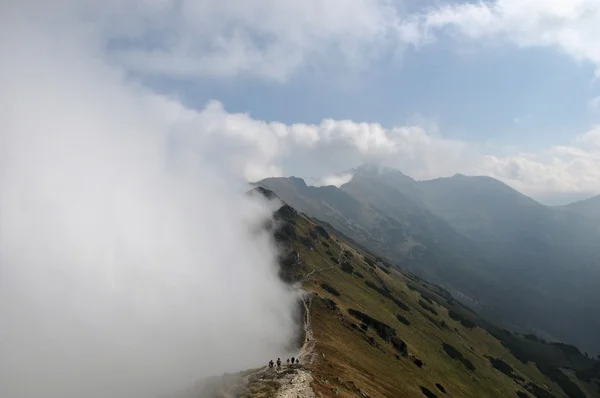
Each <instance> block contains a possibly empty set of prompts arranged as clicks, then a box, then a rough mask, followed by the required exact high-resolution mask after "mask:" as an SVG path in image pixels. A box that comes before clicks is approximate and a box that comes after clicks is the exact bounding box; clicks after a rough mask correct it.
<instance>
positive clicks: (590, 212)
mask: <svg viewBox="0 0 600 398" xmlns="http://www.w3.org/2000/svg"><path fill="white" fill-rule="evenodd" d="M560 208H562V209H564V210H569V211H572V212H575V213H578V214H580V215H582V216H584V217H590V218H595V219H598V218H600V195H598V196H594V197H593V198H589V199H586V200H582V201H579V202H575V203H571V204H569V205H566V206H561V207H560Z"/></svg>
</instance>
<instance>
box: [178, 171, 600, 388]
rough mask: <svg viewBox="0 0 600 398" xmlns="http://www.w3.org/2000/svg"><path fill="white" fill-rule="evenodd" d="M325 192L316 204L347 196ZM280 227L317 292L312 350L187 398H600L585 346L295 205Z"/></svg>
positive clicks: (307, 338) (283, 262)
mask: <svg viewBox="0 0 600 398" xmlns="http://www.w3.org/2000/svg"><path fill="white" fill-rule="evenodd" d="M288 183H289V184H290V185H287V188H290V186H293V187H296V189H298V188H299V189H300V191H304V190H306V189H307V188H309V187H305V186H304V185H303V184H302V183H301V181H299V180H298V179H294V180H292V181H288ZM290 189H292V188H290ZM309 191H314V190H313V189H310V190H309ZM319 191H321V190H319ZM323 191H324V192H326V193H325V194H322V193H320V194H319V195H322V196H319V195H315V196H317V197H319V198H320V199H315V198H311V199H310V201H308V199H306V200H307V201H308V202H310V203H312V204H313V205H314V204H318V203H320V201H321V200H333V199H332V198H337V197H336V196H329V195H328V194H327V193H329V191H330V190H329V189H328V190H323ZM255 192H260V193H261V194H262V195H265V196H267V197H269V198H273V197H274V196H275V195H274V194H273V193H272V192H270V191H267V190H265V189H261V190H256V191H255ZM338 194H339V197H341V198H346V196H344V193H343V191H342V193H339V192H338ZM334 195H336V194H334ZM352 203H353V202H352ZM321 206H324V205H323V204H321ZM360 210H361V211H362V210H364V209H363V208H360ZM270 228H271V230H272V232H273V235H274V237H275V240H276V242H277V245H278V246H279V247H280V248H281V256H280V261H279V266H280V269H279V273H280V276H281V278H282V279H283V280H285V281H286V282H288V283H290V284H292V285H295V286H298V285H301V286H302V288H303V290H304V291H305V292H306V293H305V295H304V296H303V299H302V303H299V309H300V311H299V313H300V314H301V315H302V318H303V319H304V320H303V321H301V322H299V325H298V329H299V330H301V331H303V332H304V335H303V336H301V338H300V339H299V340H300V341H301V342H302V343H300V345H301V348H297V349H296V350H293V351H292V352H291V353H290V354H289V356H292V355H293V356H297V355H298V354H297V353H298V352H299V357H300V365H298V366H294V367H291V366H286V358H285V357H284V354H283V353H265V364H266V362H268V361H269V359H276V358H277V357H279V356H280V357H281V359H282V360H283V363H284V365H283V367H282V369H281V370H279V371H277V370H273V369H269V368H268V367H263V368H258V369H254V370H247V371H243V372H241V373H239V374H237V375H232V374H226V375H224V376H223V377H222V378H215V379H212V380H211V383H209V384H206V383H204V384H203V386H204V390H203V391H202V392H201V393H199V394H198V393H197V391H196V393H195V394H194V393H190V394H188V395H185V398H192V397H194V398H196V397H198V396H202V397H221V398H222V397H231V396H237V397H245V398H258V397H282V396H290V397H296V396H298V397H316V396H319V397H371V398H376V397H377V398H378V397H423V396H425V397H444V396H454V397H464V398H469V397H473V398H484V397H521V398H522V397H538V398H548V397H550V398H552V397H556V398H564V397H576V398H585V397H597V396H599V393H598V388H599V387H600V362H599V361H594V360H592V359H589V358H587V357H586V356H585V355H583V354H581V352H579V350H578V349H577V348H575V347H573V346H569V345H564V344H552V343H547V342H545V341H543V340H541V339H539V338H538V337H536V336H533V335H522V334H518V333H514V332H510V331H508V330H503V329H501V328H499V327H497V326H495V325H493V324H491V323H489V322H486V321H485V320H483V319H482V318H480V317H479V316H478V315H476V314H475V313H474V312H472V311H471V310H469V309H468V308H466V307H465V306H463V305H461V304H460V303H458V302H457V301H456V300H455V299H453V298H452V296H451V295H450V294H449V293H448V292H447V291H445V290H444V289H443V288H440V287H439V286H436V285H433V284H430V283H428V282H425V281H424V280H422V279H420V278H417V277H414V276H411V275H409V274H405V273H402V272H400V271H399V270H398V269H397V268H395V267H392V266H390V265H389V264H387V263H386V262H382V261H380V260H379V259H377V258H375V257H373V256H372V255H371V254H370V253H369V252H368V251H366V250H365V249H364V248H363V247H362V246H361V245H360V244H358V243H356V242H353V241H350V240H347V239H346V238H345V237H344V235H343V234H341V233H340V232H339V231H337V230H335V229H334V228H333V227H331V226H330V225H328V224H325V223H322V222H320V221H318V220H315V219H311V218H309V217H307V216H306V215H304V214H303V213H301V212H299V211H297V210H296V209H294V208H293V207H291V206H289V205H288V204H284V205H283V206H282V207H281V208H280V209H279V210H278V211H277V212H276V213H275V222H274V223H272V224H271V225H270ZM274 327H276V325H275V326H274ZM285 355H287V354H285ZM271 356H272V357H273V358H271ZM207 389H208V390H207ZM178 398H181V397H178Z"/></svg>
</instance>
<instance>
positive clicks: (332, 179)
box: [311, 173, 353, 188]
mask: <svg viewBox="0 0 600 398" xmlns="http://www.w3.org/2000/svg"><path fill="white" fill-rule="evenodd" d="M352 177H353V174H352V173H342V174H333V175H329V176H325V177H323V178H321V179H320V180H318V181H317V183H315V184H311V185H314V186H317V187H323V186H329V185H333V186H336V187H338V188H339V187H341V186H342V185H344V184H346V183H348V182H350V180H352Z"/></svg>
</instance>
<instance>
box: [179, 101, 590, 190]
mask: <svg viewBox="0 0 600 398" xmlns="http://www.w3.org/2000/svg"><path fill="white" fill-rule="evenodd" d="M188 115H189V119H188V123H189V126H188V128H189V129H190V130H193V131H195V132H196V133H197V135H196V137H197V138H198V137H201V139H202V142H203V145H210V146H211V147H214V148H227V151H224V152H221V155H220V160H219V161H221V162H224V164H226V165H228V166H227V167H233V168H234V169H235V173H239V174H242V175H244V176H245V177H246V179H248V180H250V181H256V180H259V179H261V178H265V177H269V176H282V175H290V174H293V175H297V176H301V177H304V178H307V180H308V181H314V182H313V184H314V185H340V184H343V183H344V182H345V181H347V180H348V178H349V174H348V173H347V172H346V171H347V170H350V169H352V168H354V167H356V166H357V165H359V164H361V163H378V164H381V165H385V166H389V167H395V168H398V169H400V170H402V171H403V172H405V173H406V174H408V175H410V176H412V177H414V178H417V179H431V178H437V177H445V176H451V175H454V174H456V173H463V174H470V175H487V176H491V177H494V178H498V179H500V180H502V181H504V182H506V183H507V184H509V185H511V186H513V187H514V188H516V189H518V190H520V191H522V192H524V193H525V194H528V195H532V196H534V197H536V198H541V199H544V200H547V199H548V197H550V196H553V195H558V196H565V195H566V196H565V197H566V200H569V198H568V197H569V195H570V196H571V198H576V197H581V196H586V195H591V194H595V193H600V167H599V166H600V141H599V140H598V137H599V134H598V130H599V128H598V127H595V128H594V129H592V130H591V131H589V132H585V133H583V134H580V135H579V136H578V137H577V138H576V139H575V140H573V142H570V143H567V144H565V145H562V146H552V147H548V148H542V149H541V150H540V151H538V152H536V153H523V152H519V151H515V150H514V149H510V148H502V147H495V146H492V145H485V144H480V145H477V144H473V143H467V142H463V141H460V140H449V139H445V138H443V137H441V136H440V135H439V134H438V132H437V128H435V127H434V128H433V130H434V131H431V130H428V128H425V127H423V126H420V125H407V126H398V127H393V128H385V127H383V126H382V125H380V124H377V123H360V122H354V121H351V120H323V121H322V122H321V123H320V124H292V125H286V124H282V123H278V122H266V121H262V120H256V119H253V118H252V117H251V116H250V115H248V114H241V113H229V112H227V110H226V109H225V108H224V106H223V104H221V103H220V102H217V101H212V102H210V103H209V104H207V106H206V107H205V108H204V109H202V110H199V111H191V110H188ZM192 126H193V127H192ZM207 143H208V144H207ZM223 167H225V166H223ZM340 173H341V174H340Z"/></svg>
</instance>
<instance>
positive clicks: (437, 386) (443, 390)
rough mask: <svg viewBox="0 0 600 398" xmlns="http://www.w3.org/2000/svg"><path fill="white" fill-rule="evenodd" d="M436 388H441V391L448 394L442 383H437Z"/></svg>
mask: <svg viewBox="0 0 600 398" xmlns="http://www.w3.org/2000/svg"><path fill="white" fill-rule="evenodd" d="M435 388H437V389H438V390H440V392H441V393H443V394H446V389H445V388H444V386H443V385H441V384H440V383H435Z"/></svg>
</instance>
